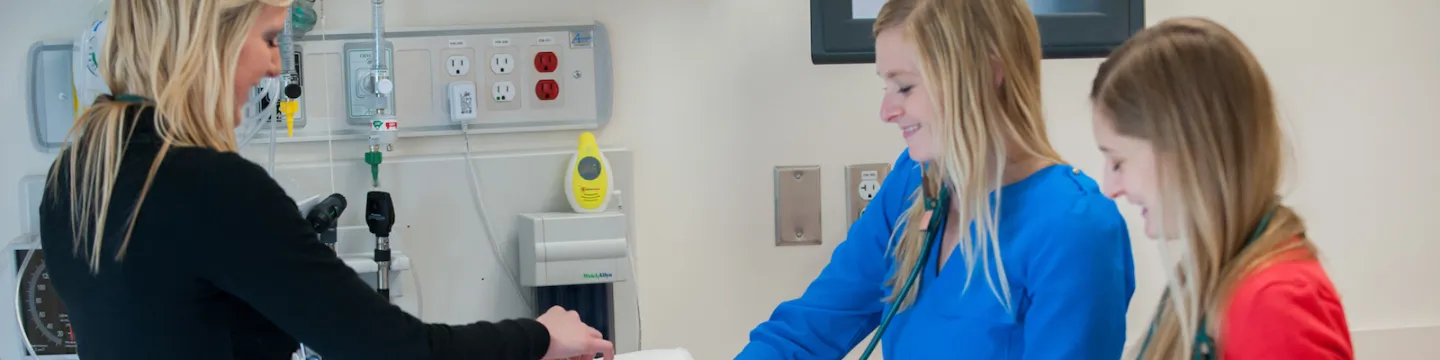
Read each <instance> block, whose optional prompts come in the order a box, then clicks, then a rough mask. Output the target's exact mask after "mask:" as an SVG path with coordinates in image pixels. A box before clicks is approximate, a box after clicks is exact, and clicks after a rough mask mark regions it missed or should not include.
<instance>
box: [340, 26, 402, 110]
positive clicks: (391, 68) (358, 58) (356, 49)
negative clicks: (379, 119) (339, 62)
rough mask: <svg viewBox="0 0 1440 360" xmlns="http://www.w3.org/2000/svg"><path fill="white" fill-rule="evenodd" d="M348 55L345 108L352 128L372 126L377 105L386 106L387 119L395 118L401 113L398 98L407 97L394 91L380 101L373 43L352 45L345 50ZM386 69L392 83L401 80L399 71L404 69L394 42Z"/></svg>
mask: <svg viewBox="0 0 1440 360" xmlns="http://www.w3.org/2000/svg"><path fill="white" fill-rule="evenodd" d="M344 51H345V52H344V54H345V74H344V75H343V77H344V78H345V92H346V94H347V96H346V97H345V107H346V110H347V111H346V112H345V115H346V118H345V120H346V122H347V123H349V124H350V125H365V126H369V125H370V123H371V121H373V120H374V119H375V110H376V105H381V104H383V105H384V107H385V115H386V117H395V116H396V115H398V114H399V113H400V112H399V111H397V109H396V105H397V103H398V101H395V100H396V97H397V96H404V95H403V94H401V91H400V90H399V89H394V90H392V91H391V93H390V95H388V96H385V97H384V98H383V99H380V97H379V96H378V95H376V94H375V80H374V77H373V76H374V68H373V67H374V66H375V61H374V60H375V59H374V57H373V56H372V53H374V52H375V43H373V42H349V43H346V44H345V47H344ZM385 58H386V60H385V68H386V70H387V71H388V72H389V75H390V80H391V81H392V82H394V81H396V80H397V79H398V76H397V73H399V72H398V71H396V70H397V69H400V68H401V66H399V64H397V63H396V61H395V58H396V56H395V45H394V43H393V42H386V43H385Z"/></svg>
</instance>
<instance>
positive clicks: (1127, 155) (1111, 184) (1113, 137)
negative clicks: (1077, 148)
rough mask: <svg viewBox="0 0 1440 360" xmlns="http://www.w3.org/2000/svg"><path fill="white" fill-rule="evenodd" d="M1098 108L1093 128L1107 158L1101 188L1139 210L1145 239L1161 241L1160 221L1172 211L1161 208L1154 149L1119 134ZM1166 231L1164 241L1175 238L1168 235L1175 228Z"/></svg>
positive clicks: (1168, 226) (1108, 118)
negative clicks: (1142, 220) (1143, 223)
mask: <svg viewBox="0 0 1440 360" xmlns="http://www.w3.org/2000/svg"><path fill="white" fill-rule="evenodd" d="M1095 108H1096V110H1095V111H1094V113H1093V115H1092V118H1091V125H1092V127H1093V128H1094V129H1093V130H1094V132H1095V142H1096V143H1097V144H1099V145H1100V153H1102V154H1104V155H1105V182H1104V185H1103V186H1102V187H1103V190H1104V192H1105V195H1106V196H1109V197H1110V198H1112V199H1116V200H1119V199H1120V198H1122V197H1123V198H1125V200H1126V201H1129V202H1130V203H1131V204H1135V205H1136V206H1139V207H1140V209H1141V210H1140V214H1141V216H1142V217H1144V218H1145V236H1148V237H1150V238H1151V239H1160V238H1162V234H1161V232H1160V231H1161V229H1162V226H1161V224H1162V223H1161V221H1162V220H1161V219H1159V218H1158V217H1159V216H1160V214H1165V213H1170V211H1163V210H1165V209H1161V208H1160V192H1159V186H1158V182H1159V177H1158V176H1157V172H1156V167H1155V166H1156V163H1155V150H1154V147H1153V146H1151V144H1150V142H1149V141H1146V140H1143V139H1139V138H1135V137H1132V136H1127V135H1123V134H1120V133H1119V132H1118V131H1116V130H1115V126H1114V122H1113V121H1112V120H1111V119H1110V116H1109V115H1108V114H1105V113H1104V111H1101V110H1100V109H1099V106H1098V105H1097V106H1096V107H1095ZM1163 228H1164V229H1168V230H1167V231H1166V233H1167V234H1163V237H1165V238H1169V237H1171V236H1173V234H1169V233H1170V232H1173V231H1174V229H1175V227H1174V226H1170V225H1169V224H1166V225H1165V226H1163Z"/></svg>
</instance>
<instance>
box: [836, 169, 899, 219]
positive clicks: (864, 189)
mask: <svg viewBox="0 0 1440 360" xmlns="http://www.w3.org/2000/svg"><path fill="white" fill-rule="evenodd" d="M889 173H890V164H886V163H873V164H855V165H850V166H846V167H845V213H846V214H847V215H846V222H845V224H846V225H845V226H846V227H849V226H850V224H854V223H855V220H858V219H860V214H862V213H864V211H865V207H866V206H868V205H870V200H873V199H875V194H877V193H879V192H880V184H883V183H885V175H886V174H889Z"/></svg>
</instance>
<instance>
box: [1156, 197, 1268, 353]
mask: <svg viewBox="0 0 1440 360" xmlns="http://www.w3.org/2000/svg"><path fill="white" fill-rule="evenodd" d="M1274 215H1275V207H1271V208H1270V211H1267V212H1265V216H1264V217H1262V218H1260V226H1258V227H1256V228H1255V231H1254V232H1251V233H1250V238H1248V239H1245V246H1247V247H1248V246H1250V244H1253V243H1255V240H1257V239H1259V238H1260V235H1261V234H1264V233H1265V229H1266V228H1268V227H1270V217H1272V216H1274ZM1168 300H1170V290H1169V289H1166V290H1165V295H1163V296H1161V297H1160V307H1159V308H1158V309H1156V310H1155V320H1153V321H1151V322H1150V332H1149V333H1147V334H1146V335H1145V343H1144V344H1143V345H1141V346H1140V354H1139V356H1136V357H1135V358H1136V359H1144V358H1145V351H1146V350H1149V349H1150V338H1151V337H1153V336H1155V327H1156V326H1157V325H1158V324H1159V320H1160V315H1161V314H1163V313H1164V311H1165V304H1167V303H1168ZM1208 320H1209V319H1207V318H1206V316H1205V314H1204V313H1203V312H1202V313H1201V314H1200V327H1199V328H1197V329H1196V331H1195V343H1194V345H1193V347H1192V348H1191V349H1190V353H1191V354H1194V359H1195V360H1211V359H1214V358H1215V351H1216V348H1215V339H1214V338H1211V337H1210V334H1207V333H1206V332H1205V328H1206V326H1207V325H1208V323H1207V322H1208Z"/></svg>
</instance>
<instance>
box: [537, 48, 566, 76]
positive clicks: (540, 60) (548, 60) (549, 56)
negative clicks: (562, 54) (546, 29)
mask: <svg viewBox="0 0 1440 360" xmlns="http://www.w3.org/2000/svg"><path fill="white" fill-rule="evenodd" d="M558 67H560V58H559V57H557V56H555V53H553V52H549V51H543V52H540V53H539V54H535V70H537V71H540V72H542V73H548V72H555V69H556V68H558Z"/></svg>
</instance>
